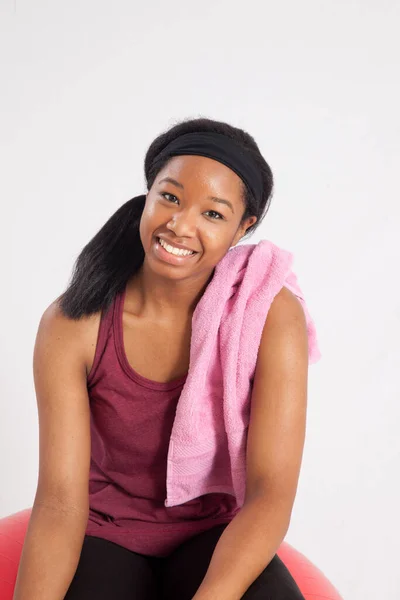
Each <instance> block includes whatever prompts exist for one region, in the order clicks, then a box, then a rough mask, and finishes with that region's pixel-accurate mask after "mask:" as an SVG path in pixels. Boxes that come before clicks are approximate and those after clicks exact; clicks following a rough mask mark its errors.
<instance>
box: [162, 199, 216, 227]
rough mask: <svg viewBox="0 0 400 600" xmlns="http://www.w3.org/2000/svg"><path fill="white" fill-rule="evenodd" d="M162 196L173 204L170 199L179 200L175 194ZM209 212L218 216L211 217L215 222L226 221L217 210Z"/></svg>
mask: <svg viewBox="0 0 400 600" xmlns="http://www.w3.org/2000/svg"><path fill="white" fill-rule="evenodd" d="M160 196H162V197H163V198H165V199H166V200H167V202H173V200H170V199H169V198H175V200H178V198H177V197H176V196H174V194H169V193H168V192H160ZM167 196H168V197H167ZM207 212H208V213H214V214H215V215H218V217H217V218H215V217H211V218H212V219H213V220H214V221H220V220H224V219H225V217H224V216H223V215H221V213H219V212H217V211H215V210H208V211H207Z"/></svg>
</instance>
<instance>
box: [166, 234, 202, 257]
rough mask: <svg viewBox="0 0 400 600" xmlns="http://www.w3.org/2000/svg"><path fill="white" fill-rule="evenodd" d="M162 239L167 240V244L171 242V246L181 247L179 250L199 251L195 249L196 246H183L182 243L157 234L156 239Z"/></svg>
mask: <svg viewBox="0 0 400 600" xmlns="http://www.w3.org/2000/svg"><path fill="white" fill-rule="evenodd" d="M158 238H159V239H160V240H162V241H163V242H166V243H167V244H169V245H170V246H173V247H174V248H179V250H190V251H191V252H195V253H197V250H195V249H194V248H189V247H188V246H182V244H176V243H175V242H172V241H171V240H169V239H167V238H165V237H162V236H161V235H157V236H156V239H158Z"/></svg>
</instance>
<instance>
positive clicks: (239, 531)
mask: <svg viewBox="0 0 400 600" xmlns="http://www.w3.org/2000/svg"><path fill="white" fill-rule="evenodd" d="M145 176H146V183H147V189H148V192H147V194H146V195H143V196H137V197H135V198H132V199H131V200H130V201H128V202H126V203H125V204H124V205H123V206H121V207H120V208H119V209H118V210H117V211H116V212H115V214H114V215H112V216H111V218H110V219H109V220H108V221H107V223H106V224H105V225H104V226H103V227H102V228H101V229H100V231H99V232H98V233H97V234H96V235H95V236H94V238H93V239H92V240H91V241H90V242H89V243H88V244H87V245H86V246H85V247H84V249H83V250H82V252H81V254H80V256H79V257H78V259H77V261H76V264H75V269H74V273H73V277H72V280H71V283H70V284H69V286H68V288H67V290H66V291H65V292H64V294H62V296H60V297H59V298H57V299H56V300H55V301H54V302H53V303H52V304H51V305H50V306H49V307H48V308H47V309H46V311H45V312H44V314H43V316H42V319H41V321H40V325H39V330H38V334H37V339H36V344H35V351H34V378H35V389H36V394H37V402H38V412H39V424H40V467H39V479H38V487H37V493H36V497H35V502H34V506H33V509H32V516H31V519H30V523H29V528H28V532H27V536H26V539H25V543H24V548H23V553H22V556H21V563H20V567H19V572H18V578H17V584H16V588H15V593H14V600H28V598H29V600H39V598H40V600H56V599H60V600H61V599H62V598H65V599H66V600H78V599H83V598H85V599H86V598H96V600H102V599H103V598H104V599H106V598H107V599H108V598H113V599H114V600H125V599H128V598H129V599H130V600H132V599H137V600H139V599H143V600H144V599H152V598H173V599H174V600H185V599H187V600H192V599H195V600H202V599H203V600H206V599H210V600H211V599H213V598H218V600H224V599H225V598H226V599H227V600H228V598H229V599H233V598H238V599H240V598H245V599H246V600H257V599H261V598H274V600H279V599H282V600H283V599H285V600H297V599H301V598H303V596H302V594H301V592H300V590H299V588H298V587H297V585H296V583H295V581H294V579H293V578H292V576H291V574H290V573H289V571H288V570H287V568H286V567H285V565H284V564H283V563H282V561H281V560H280V559H279V557H278V556H277V555H276V550H277V549H278V547H279V545H280V544H281V541H282V540H283V538H284V535H285V534H286V531H287V528H288V526H289V520H290V513H291V509H292V505H293V502H294V496H295V491H296V486H297V479H298V475H299V469H300V461H301V454H302V449H303V439H304V427H305V425H304V415H305V403H306V386H307V366H308V358H307V331H306V323H305V318H304V313H303V309H302V308H301V306H300V304H299V302H298V301H297V299H296V298H295V296H294V295H293V294H292V293H291V292H290V291H288V290H287V289H285V288H282V290H281V291H280V292H279V293H278V294H277V295H276V297H275V299H274V300H273V302H272V305H271V307H270V309H269V311H268V315H267V319H266V323H265V327H264V333H263V338H262V342H261V344H260V349H259V359H258V364H257V382H261V381H262V382H263V383H262V384H261V383H257V384H256V385H255V389H253V394H254V396H253V397H252V411H253V412H252V422H251V427H249V445H248V456H247V460H248V463H247V488H246V501H245V504H244V505H243V507H238V506H237V503H236V501H235V497H234V496H233V495H230V494H224V493H210V494H205V495H204V496H201V497H198V498H194V499H192V500H190V501H189V502H185V503H184V504H182V505H178V506H169V507H166V506H165V504H164V499H165V496H166V489H165V478H166V468H167V464H166V463H167V450H168V442H169V437H170V433H171V428H172V424H173V421H174V415H175V409H176V405H177V402H178V399H179V395H180V392H181V390H182V388H183V386H184V383H185V380H186V376H187V373H188V369H189V356H190V342H191V324H192V316H193V313H194V311H195V308H196V306H197V305H198V303H199V300H200V299H201V297H202V296H203V294H204V292H205V290H206V288H207V286H208V284H209V282H210V281H211V279H212V277H213V274H214V270H215V267H216V265H217V264H218V263H219V262H220V261H221V260H222V259H223V258H224V256H225V255H226V254H227V252H228V251H229V250H230V248H232V247H234V246H235V245H236V244H237V243H238V242H239V241H241V240H243V239H245V238H246V237H248V236H249V235H250V234H251V233H252V232H253V231H254V230H255V228H256V227H258V226H259V225H260V223H261V222H262V220H263V217H264V216H265V214H266V212H267V210H268V207H269V204H270V200H271V197H272V191H273V176H272V173H271V170H270V167H269V166H268V164H267V163H266V161H265V160H264V158H263V157H262V155H261V153H260V151H259V148H258V146H257V144H256V142H255V141H254V139H253V138H252V137H251V136H250V135H249V134H248V133H246V132H245V131H243V130H241V129H238V128H235V127H233V126H230V125H228V124H226V123H222V122H218V121H213V120H210V119H205V118H201V119H194V120H187V121H183V122H181V123H179V124H177V125H175V126H173V127H172V128H171V129H169V130H168V131H166V132H165V133H163V134H162V135H160V136H159V137H157V138H156V139H155V140H154V141H153V143H152V144H151V145H150V147H149V149H148V151H147V154H146V157H145ZM181 251H183V254H182V252H181ZM285 369H286V370H285ZM284 373H289V374H290V377H289V376H286V375H285V376H284V375H283V374H284ZM267 375H268V376H267ZM261 392H262V393H261ZM278 396H279V399H280V405H281V408H280V410H281V412H279V411H278V410H277V406H274V405H273V402H272V400H273V398H275V397H276V398H277V397H278ZM289 396H290V400H289ZM265 398H267V399H268V402H269V408H268V409H267V402H266V400H265ZM289 401H290V402H291V404H290V410H289V408H288V407H289ZM262 403H263V404H262ZM285 403H286V405H285ZM253 404H254V407H253ZM285 406H286V409H285ZM273 411H274V414H272V412H273ZM268 419H269V420H268ZM267 426H268V427H269V428H270V429H269V430H267V431H266V430H265V428H266V427H267ZM250 431H251V434H250ZM288 432H290V436H289V434H288ZM267 434H268V435H267ZM284 435H286V437H285V438H284V437H283V436H284ZM266 438H267V439H266ZM289 438H290V441H289ZM278 442H280V443H281V446H282V447H284V451H283V452H282V453H279V451H278ZM221 443H222V440H221ZM268 444H269V445H268ZM273 446H274V447H273ZM272 450H273V451H272ZM282 456H285V461H286V462H285V463H283V462H278V461H280V460H281V461H283V459H282V458H279V457H282ZM278 473H279V475H278ZM88 483H89V494H88ZM262 527H265V529H264V530H263V529H262ZM217 544H218V546H217Z"/></svg>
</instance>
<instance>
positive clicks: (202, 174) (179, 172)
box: [157, 155, 243, 196]
mask: <svg viewBox="0 0 400 600" xmlns="http://www.w3.org/2000/svg"><path fill="white" fill-rule="evenodd" d="M167 176H169V177H173V178H174V179H176V180H177V181H179V182H180V183H182V185H183V186H184V187H185V189H186V187H187V186H200V187H207V188H210V190H211V192H212V193H214V194H216V193H217V192H219V193H220V194H224V193H225V194H230V195H239V196H241V195H242V191H243V182H242V180H241V179H240V177H239V175H237V174H236V173H235V172H234V171H232V169H230V168H229V167H227V166H226V165H224V164H222V163H220V162H219V161H218V160H214V159H213V158H208V157H207V156H192V155H182V156H181V155H180V156H173V157H171V158H170V159H169V161H168V163H167V164H166V165H165V166H164V167H163V168H162V169H161V171H160V172H159V173H158V175H157V180H158V181H159V180H160V179H162V178H163V177H167Z"/></svg>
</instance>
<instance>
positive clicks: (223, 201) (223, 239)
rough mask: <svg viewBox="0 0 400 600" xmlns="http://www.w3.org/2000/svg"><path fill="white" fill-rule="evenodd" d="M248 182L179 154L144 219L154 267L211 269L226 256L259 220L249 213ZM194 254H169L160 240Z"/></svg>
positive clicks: (210, 162) (158, 182) (161, 177)
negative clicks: (246, 211)
mask: <svg viewBox="0 0 400 600" xmlns="http://www.w3.org/2000/svg"><path fill="white" fill-rule="evenodd" d="M244 209H245V205H244V202H243V182H242V180H241V179H240V177H239V176H238V175H236V173H235V172H234V171H232V170H231V169H230V168H229V167H226V166H225V165H223V164H222V163H220V162H218V161H216V160H214V159H211V158H207V157H204V156H174V157H172V158H171V159H170V160H169V162H168V163H167V164H166V165H165V166H164V167H163V169H161V171H160V172H159V173H158V175H157V177H156V179H155V180H154V183H153V185H152V186H151V188H150V190H149V192H148V194H147V198H146V204H145V207H144V210H143V214H142V218H141V221H140V238H141V242H142V244H143V248H144V250H145V254H146V256H145V261H150V263H151V269H152V270H156V271H159V270H160V269H163V272H164V273H165V269H169V272H168V275H169V276H170V275H173V274H175V276H177V274H178V276H179V273H180V274H182V270H184V271H185V272H187V270H190V271H191V272H192V271H193V270H195V271H196V272H197V271H204V270H205V271H209V272H211V271H212V269H213V268H214V267H215V265H216V264H217V263H218V262H219V261H220V260H221V259H222V258H223V256H224V255H225V254H226V253H227V252H228V250H229V248H230V247H231V246H234V245H235V244H236V243H237V242H238V241H239V240H240V238H241V237H242V236H243V235H244V234H245V233H246V229H247V228H248V227H249V226H251V225H252V224H253V223H254V222H255V221H256V220H257V219H256V217H255V216H253V217H249V218H248V219H247V220H246V222H245V223H243V224H242V225H241V224H240V221H241V218H242V215H243V213H244ZM159 237H160V238H161V239H163V240H165V241H167V243H168V244H170V245H171V246H173V245H174V244H177V245H181V246H184V247H185V248H189V249H190V250H193V251H194V252H195V254H194V255H192V256H189V257H176V256H175V255H173V254H169V253H168V252H167V251H166V250H164V249H163V248H162V247H161V246H160V244H159V242H158V241H157V240H158V238H159Z"/></svg>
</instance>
